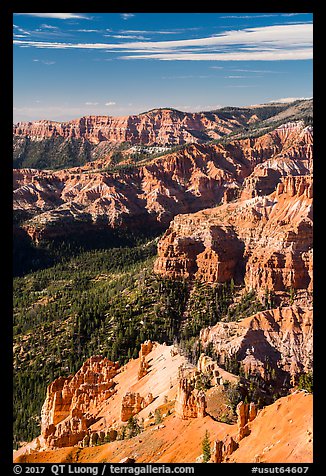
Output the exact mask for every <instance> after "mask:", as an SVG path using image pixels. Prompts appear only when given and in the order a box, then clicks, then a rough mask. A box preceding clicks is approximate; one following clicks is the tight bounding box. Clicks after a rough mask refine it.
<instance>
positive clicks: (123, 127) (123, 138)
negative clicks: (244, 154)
mask: <svg viewBox="0 0 326 476" xmlns="http://www.w3.org/2000/svg"><path fill="white" fill-rule="evenodd" d="M250 117H251V115H250V113H249V116H248V117H246V116H245V115H243V116H242V117H241V116H239V117H238V118H236V117H230V119H231V120H230V119H224V118H223V117H222V114H221V115H219V114H218V112H209V113H205V112H202V113H185V112H181V111H177V110H174V109H168V108H165V109H153V110H152V111H148V112H145V113H142V114H139V115H133V116H122V117H112V116H85V117H81V118H79V119H75V120H72V121H68V122H55V121H47V120H42V121H34V122H20V123H18V124H15V125H14V127H13V132H14V135H16V136H22V137H28V138H31V139H33V140H38V141H40V140H42V139H45V138H55V137H63V138H64V139H69V138H76V139H84V140H87V141H88V142H89V143H91V144H99V143H100V142H111V143H122V142H130V143H131V144H146V145H150V144H152V145H153V144H155V145H156V144H161V145H166V144H172V145H178V144H185V143H188V142H202V141H204V140H209V139H218V138H219V137H221V136H222V135H224V134H226V133H229V132H231V131H232V130H234V129H236V128H237V127H239V126H240V125H244V124H245V123H246V122H247V120H248V119H250Z"/></svg>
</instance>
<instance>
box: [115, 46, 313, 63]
mask: <svg viewBox="0 0 326 476" xmlns="http://www.w3.org/2000/svg"><path fill="white" fill-rule="evenodd" d="M312 53H313V51H312V48H304V49H301V50H299V49H297V50H292V49H289V50H283V51H281V50H278V49H275V50H262V51H260V52H234V53H232V52H231V53H199V54H196V53H168V54H166V53H159V54H145V55H132V56H121V57H120V59H125V60H130V59H158V60H162V61H190V60H191V61H203V60H204V61H282V60H288V61H289V60H307V59H312Z"/></svg>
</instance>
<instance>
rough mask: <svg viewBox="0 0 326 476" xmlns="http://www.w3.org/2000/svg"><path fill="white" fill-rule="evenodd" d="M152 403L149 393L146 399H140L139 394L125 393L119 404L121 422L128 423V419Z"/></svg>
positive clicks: (151, 396)
mask: <svg viewBox="0 0 326 476" xmlns="http://www.w3.org/2000/svg"><path fill="white" fill-rule="evenodd" d="M152 401H153V395H152V394H151V393H149V394H148V395H147V396H146V397H142V396H140V394H139V393H134V392H127V393H126V395H125V396H124V397H123V399H122V403H121V416H120V418H121V421H128V420H129V418H130V417H132V416H135V415H137V413H139V412H140V411H141V410H142V409H143V408H145V407H147V406H148V405H149V404H150V403H152Z"/></svg>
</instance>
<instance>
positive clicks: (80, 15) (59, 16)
mask: <svg viewBox="0 0 326 476" xmlns="http://www.w3.org/2000/svg"><path fill="white" fill-rule="evenodd" d="M15 15H27V16H31V17H39V18H57V19H59V20H70V19H72V18H79V19H80V20H90V19H91V18H90V17H88V16H86V15H84V14H83V13H15Z"/></svg>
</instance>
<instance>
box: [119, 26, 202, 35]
mask: <svg viewBox="0 0 326 476" xmlns="http://www.w3.org/2000/svg"><path fill="white" fill-rule="evenodd" d="M196 30H200V27H191V28H173V29H170V30H120V31H119V33H127V34H129V33H140V34H143V35H149V34H151V35H177V34H179V33H185V32H186V31H196Z"/></svg>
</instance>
